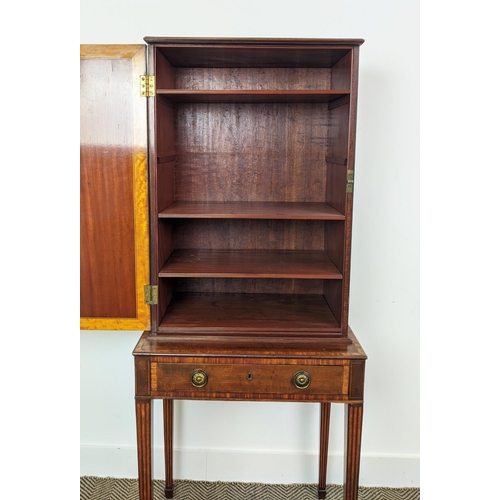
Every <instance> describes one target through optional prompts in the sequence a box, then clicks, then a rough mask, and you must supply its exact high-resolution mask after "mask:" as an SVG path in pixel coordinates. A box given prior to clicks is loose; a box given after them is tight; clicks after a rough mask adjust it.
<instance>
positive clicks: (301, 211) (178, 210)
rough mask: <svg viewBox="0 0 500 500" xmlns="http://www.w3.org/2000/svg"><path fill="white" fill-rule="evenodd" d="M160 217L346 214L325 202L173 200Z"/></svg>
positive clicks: (324, 216) (319, 216) (302, 217)
mask: <svg viewBox="0 0 500 500" xmlns="http://www.w3.org/2000/svg"><path fill="white" fill-rule="evenodd" d="M158 217H160V218H170V219H276V220H280V219H284V220H287V219H288V220H344V219H345V216H344V215H342V214H341V213H340V212H339V211H337V210H335V209H334V208H333V207H332V206H330V205H328V204H326V203H319V202H309V203H300V202H297V203H291V202H265V201H260V202H259V201H254V202H245V201H223V202H217V201H212V202H210V201H207V202H203V201H199V202H197V201H174V202H173V203H171V204H170V205H169V206H168V207H166V208H164V209H163V210H161V211H160V213H159V214H158Z"/></svg>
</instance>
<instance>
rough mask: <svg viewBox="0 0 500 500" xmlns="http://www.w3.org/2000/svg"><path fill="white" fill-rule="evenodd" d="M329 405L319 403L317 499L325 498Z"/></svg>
mask: <svg viewBox="0 0 500 500" xmlns="http://www.w3.org/2000/svg"><path fill="white" fill-rule="evenodd" d="M330 408H331V405H330V403H321V408H320V415H321V416H320V442H319V481H318V498H320V499H324V498H326V469H327V463H328V443H329V438H330Z"/></svg>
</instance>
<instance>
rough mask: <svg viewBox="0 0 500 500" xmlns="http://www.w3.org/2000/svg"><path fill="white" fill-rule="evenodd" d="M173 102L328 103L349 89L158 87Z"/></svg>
mask: <svg viewBox="0 0 500 500" xmlns="http://www.w3.org/2000/svg"><path fill="white" fill-rule="evenodd" d="M156 94H157V95H158V96H163V97H166V98H167V99H168V100H169V101H172V102H200V103H203V102H207V103H210V102H220V103H299V102H301V103H323V102H324V103H327V102H332V101H335V100H337V99H340V98H341V97H346V96H349V94H350V92H349V90H185V89H157V90H156Z"/></svg>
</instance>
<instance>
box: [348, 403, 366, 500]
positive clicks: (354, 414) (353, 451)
mask: <svg viewBox="0 0 500 500" xmlns="http://www.w3.org/2000/svg"><path fill="white" fill-rule="evenodd" d="M345 415H346V429H345V431H346V437H345V444H344V445H345V452H344V500H358V485H359V464H360V458H361V425H362V420H363V405H362V404H347V405H346V410H345Z"/></svg>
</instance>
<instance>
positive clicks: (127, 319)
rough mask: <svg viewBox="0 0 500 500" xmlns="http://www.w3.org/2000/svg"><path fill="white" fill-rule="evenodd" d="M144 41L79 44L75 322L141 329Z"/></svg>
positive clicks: (145, 241) (145, 253)
mask: <svg viewBox="0 0 500 500" xmlns="http://www.w3.org/2000/svg"><path fill="white" fill-rule="evenodd" d="M144 74H146V46H144V45H81V46H80V75H81V76H80V89H81V90H80V94H81V101H80V102H81V103H80V144H81V153H80V327H81V328H82V329H84V330H147V329H149V326H150V306H148V305H146V303H145V300H144V286H145V285H147V284H148V283H149V237H148V231H149V229H148V227H149V225H148V172H147V170H148V169H147V108H146V106H147V98H145V97H141V95H140V84H141V81H140V76H141V75H144Z"/></svg>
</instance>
